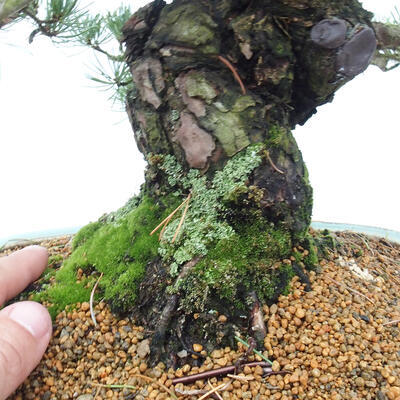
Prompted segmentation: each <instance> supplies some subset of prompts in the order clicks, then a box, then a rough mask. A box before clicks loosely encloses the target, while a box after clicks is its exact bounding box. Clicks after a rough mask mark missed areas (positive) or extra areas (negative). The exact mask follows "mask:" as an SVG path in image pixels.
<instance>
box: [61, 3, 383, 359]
mask: <svg viewBox="0 0 400 400" xmlns="http://www.w3.org/2000/svg"><path fill="white" fill-rule="evenodd" d="M370 17H371V15H370V14H369V13H368V12H366V11H365V10H363V9H362V7H361V6H360V4H359V3H358V2H357V1H355V0H348V1H346V2H343V1H342V0H335V1H331V0H329V1H328V0H280V1H277V0H264V1H254V0H199V1H192V0H175V1H174V2H173V3H172V4H170V5H166V4H165V3H164V2H163V1H162V0H156V1H154V2H153V3H151V4H149V5H148V6H147V7H144V8H142V9H140V10H139V11H138V12H136V13H135V14H134V15H133V16H132V17H131V18H130V20H128V22H127V23H126V25H125V27H124V29H123V32H124V41H125V43H126V47H127V52H126V58H127V62H128V64H129V66H130V69H131V72H132V77H133V81H134V83H135V90H133V91H132V92H131V93H130V94H129V96H128V98H127V111H128V115H129V118H130V121H131V124H132V127H133V130H134V134H135V139H136V142H137V145H138V147H139V149H140V151H141V152H142V153H143V154H144V156H145V158H146V160H147V161H148V163H149V166H148V169H147V172H146V182H145V184H144V186H143V190H142V194H141V201H140V202H138V201H136V200H135V201H133V202H131V203H130V204H128V205H127V206H126V207H123V208H122V209H121V210H119V211H118V212H116V213H112V214H111V215H109V216H106V217H104V218H103V219H102V220H100V221H98V222H97V223H94V224H92V225H91V226H88V227H86V228H85V229H84V230H82V231H81V232H80V233H79V234H78V235H77V237H76V239H75V241H74V248H75V251H74V253H73V254H72V256H71V258H70V259H69V260H68V262H67V264H66V265H65V266H64V267H63V268H64V270H66V271H65V273H64V275H66V274H67V272H68V271H71V270H72V272H73V271H76V270H77V269H78V268H81V270H84V271H87V273H88V274H89V273H91V272H92V270H93V268H96V269H97V270H98V271H99V272H103V273H104V276H103V278H102V281H101V283H100V288H101V289H103V291H104V297H105V298H106V299H107V300H109V301H110V302H111V304H112V305H113V307H114V309H115V310H118V311H127V312H133V313H134V315H135V316H136V318H137V320H138V322H140V323H142V324H144V325H145V326H146V327H147V329H148V332H149V336H150V335H151V334H150V332H152V333H153V334H154V337H153V342H152V355H153V357H154V359H155V360H156V359H160V358H162V359H164V360H167V361H170V362H171V363H172V364H173V365H177V364H182V363H185V362H187V361H188V360H192V361H193V362H201V360H202V358H201V355H199V354H193V350H192V344H193V343H201V344H203V346H204V348H205V349H206V350H208V351H211V350H213V349H214V348H215V347H216V346H226V345H230V346H233V345H234V343H235V333H237V332H238V331H242V332H243V333H245V335H248V334H250V335H254V336H255V337H256V339H257V341H259V342H262V339H263V336H264V335H265V328H264V324H263V316H262V313H261V307H260V303H263V302H273V301H275V300H276V299H277V297H278V296H279V295H280V294H281V293H282V292H283V291H284V290H285V289H287V286H288V282H289V280H290V277H291V276H292V275H293V273H294V271H295V272H296V273H298V274H299V275H300V276H302V279H303V278H304V280H305V281H307V277H306V275H305V274H304V267H310V266H312V265H313V264H315V262H316V261H317V260H316V255H315V249H314V247H313V243H312V240H311V239H310V237H309V236H308V227H309V223H310V217H311V211H312V189H311V187H310V184H309V182H308V177H307V169H306V167H305V165H304V162H303V159H302V156H301V153H300V151H299V149H298V147H297V144H296V142H295V140H294V138H293V136H292V134H291V129H292V128H293V127H294V126H295V125H296V124H299V123H304V122H305V121H306V120H307V119H308V118H309V117H310V116H311V115H312V114H314V113H315V112H316V108H317V107H318V106H320V105H322V104H324V103H326V102H329V101H331V100H332V98H333V95H334V93H335V91H336V90H337V89H338V88H339V87H341V86H342V85H343V84H345V83H346V82H348V81H349V80H351V79H353V78H354V76H355V75H356V74H358V73H360V72H362V71H363V70H364V69H365V68H366V67H367V66H368V63H369V62H370V60H371V58H372V56H373V54H374V52H375V49H376V40H375V36H374V33H373V30H372V28H371V23H370ZM157 225H158V226H157ZM156 228H158V230H157V229H156ZM149 233H153V235H152V236H149ZM155 235H157V236H158V238H159V242H157V240H156V239H157V238H155ZM291 256H292V258H293V259H294V260H295V261H296V262H293V263H292V261H291V260H290V258H291ZM291 264H293V266H292V265H291ZM293 267H294V268H293ZM192 356H193V357H194V358H193V357H192ZM170 357H172V358H170ZM194 360H195V361H194ZM196 360H197V361H196Z"/></svg>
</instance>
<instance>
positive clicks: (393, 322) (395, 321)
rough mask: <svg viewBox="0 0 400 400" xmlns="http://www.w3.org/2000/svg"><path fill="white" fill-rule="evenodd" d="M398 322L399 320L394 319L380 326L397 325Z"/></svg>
mask: <svg viewBox="0 0 400 400" xmlns="http://www.w3.org/2000/svg"><path fill="white" fill-rule="evenodd" d="M399 322H400V319H395V320H393V321H389V322H385V323H384V324H382V326H388V325H394V324H398V323H399Z"/></svg>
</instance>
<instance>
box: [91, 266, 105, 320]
mask: <svg viewBox="0 0 400 400" xmlns="http://www.w3.org/2000/svg"><path fill="white" fill-rule="evenodd" d="M102 277H103V273H101V274H100V276H99V279H97V282H96V283H95V284H94V286H93V289H92V291H91V293H90V301H89V306H90V316H91V317H92V321H93V324H94V326H95V327H96V326H97V321H96V316H95V315H94V309H93V299H94V292H95V291H96V289H97V285H98V284H99V282H100V279H101V278H102Z"/></svg>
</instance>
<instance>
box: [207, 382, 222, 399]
mask: <svg viewBox="0 0 400 400" xmlns="http://www.w3.org/2000/svg"><path fill="white" fill-rule="evenodd" d="M207 382H208V386H210V388H211V389H215V387H214V386H213V385H212V383H211V382H210V380H208V381H207ZM215 394H216V396H217V397H218V398H219V400H224V399H223V398H222V397H221V395H220V394H219V393H218V391H216V392H215Z"/></svg>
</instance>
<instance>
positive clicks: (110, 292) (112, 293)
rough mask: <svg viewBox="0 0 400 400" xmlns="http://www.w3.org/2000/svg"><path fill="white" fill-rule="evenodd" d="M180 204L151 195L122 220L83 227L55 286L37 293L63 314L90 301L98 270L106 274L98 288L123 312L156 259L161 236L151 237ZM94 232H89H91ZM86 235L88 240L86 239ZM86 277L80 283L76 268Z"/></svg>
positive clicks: (132, 302) (57, 276) (58, 273)
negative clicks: (161, 221)
mask: <svg viewBox="0 0 400 400" xmlns="http://www.w3.org/2000/svg"><path fill="white" fill-rule="evenodd" d="M175 207H176V199H175V198H173V197H166V198H164V200H163V202H162V203H161V202H159V203H158V204H156V203H155V202H154V201H153V200H151V199H150V198H148V197H146V196H145V197H143V199H142V201H141V203H140V204H139V205H138V206H137V207H136V208H134V209H133V210H132V211H130V212H128V213H127V214H126V215H125V216H124V217H120V218H119V219H118V220H117V221H114V222H108V223H102V224H100V226H97V225H96V226H97V228H96V229H93V227H90V226H89V227H88V226H87V227H84V228H82V230H83V232H79V233H78V235H77V236H78V237H80V238H81V240H79V241H78V242H75V250H74V251H73V253H72V254H71V256H70V257H69V259H68V260H67V261H66V262H65V263H64V265H63V266H62V268H60V270H59V271H58V272H57V274H56V284H55V285H53V286H51V287H49V288H47V289H46V290H45V291H43V292H41V293H40V294H38V296H37V297H38V298H40V299H41V300H47V301H49V302H50V303H53V304H54V305H53V308H52V310H53V311H54V312H58V311H60V310H62V309H64V308H65V306H66V305H68V304H74V303H76V302H82V301H88V300H89V295H90V290H91V288H92V286H93V284H94V281H95V279H97V277H98V274H95V275H94V276H93V275H92V273H93V271H97V272H102V273H103V274H104V276H103V278H102V279H101V281H100V284H99V288H100V291H101V292H102V297H103V298H104V299H106V300H108V301H110V302H111V304H112V305H113V306H114V308H116V309H118V310H119V311H121V312H123V311H126V310H128V309H129V307H131V306H132V304H134V302H135V299H136V296H137V289H138V285H139V283H140V280H141V279H142V277H143V275H144V272H145V266H146V264H147V262H148V261H149V260H152V259H155V258H156V257H157V251H158V235H153V236H150V235H149V233H150V232H151V231H152V230H153V228H155V227H156V226H157V225H158V223H159V222H160V220H162V219H163V218H165V217H166V216H167V215H168V214H169V213H170V212H171V211H172V210H173V209H174V208H175ZM89 232H90V236H89ZM83 239H84V240H83ZM78 268H81V269H82V270H83V271H84V276H83V277H82V279H81V281H80V282H77V274H76V272H77V270H78Z"/></svg>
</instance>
